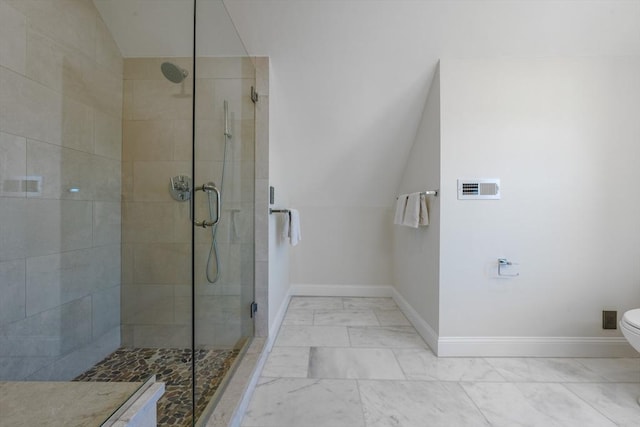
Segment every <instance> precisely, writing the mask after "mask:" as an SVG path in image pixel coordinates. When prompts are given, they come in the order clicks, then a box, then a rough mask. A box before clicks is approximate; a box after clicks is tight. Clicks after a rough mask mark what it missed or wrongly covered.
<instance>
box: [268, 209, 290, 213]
mask: <svg viewBox="0 0 640 427" xmlns="http://www.w3.org/2000/svg"><path fill="white" fill-rule="evenodd" d="M274 213H289V209H271V208H269V214H274Z"/></svg>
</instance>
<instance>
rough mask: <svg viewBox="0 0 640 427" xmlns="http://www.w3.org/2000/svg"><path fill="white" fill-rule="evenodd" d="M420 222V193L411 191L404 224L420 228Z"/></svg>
mask: <svg viewBox="0 0 640 427" xmlns="http://www.w3.org/2000/svg"><path fill="white" fill-rule="evenodd" d="M419 224H420V193H411V194H409V197H407V207H406V209H405V210H404V220H403V221H402V225H406V226H407V227H413V228H418V225H419Z"/></svg>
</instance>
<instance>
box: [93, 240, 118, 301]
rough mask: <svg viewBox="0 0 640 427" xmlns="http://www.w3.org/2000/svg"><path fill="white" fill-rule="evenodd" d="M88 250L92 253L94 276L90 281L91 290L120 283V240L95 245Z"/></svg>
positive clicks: (106, 287) (107, 287)
mask: <svg viewBox="0 0 640 427" xmlns="http://www.w3.org/2000/svg"><path fill="white" fill-rule="evenodd" d="M90 251H91V252H92V253H93V255H92V257H91V262H92V263H93V272H94V278H93V280H92V281H91V286H92V288H93V290H94V291H98V290H103V289H109V288H112V287H114V286H117V285H118V284H120V282H121V278H120V269H121V259H120V255H121V249H120V242H118V243H111V244H107V245H104V246H96V247H93V248H91V249H90Z"/></svg>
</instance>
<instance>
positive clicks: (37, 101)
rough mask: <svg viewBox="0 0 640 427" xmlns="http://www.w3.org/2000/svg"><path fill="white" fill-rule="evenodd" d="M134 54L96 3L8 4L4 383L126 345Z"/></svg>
mask: <svg viewBox="0 0 640 427" xmlns="http://www.w3.org/2000/svg"><path fill="white" fill-rule="evenodd" d="M121 117H122V58H121V56H120V53H119V50H118V48H117V47H116V45H115V43H114V42H113V40H112V39H111V36H110V34H109V31H108V30H107V28H106V26H105V25H104V23H103V22H102V20H101V19H100V16H99V14H98V13H97V11H96V9H95V8H94V6H93V3H92V2H91V1H90V0H73V1H71V0H59V1H37V0H0V379H2V380H19V379H53V380H65V379H69V378H72V377H73V376H75V375H76V374H78V373H80V372H82V371H83V370H84V369H86V368H88V367H90V366H91V365H92V364H93V363H95V362H96V361H98V360H100V359H101V358H102V357H104V356H105V355H106V354H108V353H110V352H111V351H113V350H114V349H115V348H117V347H118V345H119V344H120V208H121V204H120V173H119V172H120V169H121V161H120V156H121V134H122V131H121Z"/></svg>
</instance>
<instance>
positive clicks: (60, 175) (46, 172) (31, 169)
mask: <svg viewBox="0 0 640 427" xmlns="http://www.w3.org/2000/svg"><path fill="white" fill-rule="evenodd" d="M92 157H93V156H92V155H91V154H87V153H83V152H81V151H76V150H71V149H68V148H62V147H58V146H56V145H53V144H47V143H44V142H38V141H33V140H27V175H29V176H39V177H42V187H41V189H42V192H41V194H40V195H38V194H31V193H27V197H41V198H45V199H72V200H92V199H93V197H94V187H93V175H94V173H95V170H94V169H93V168H92V164H91V160H92ZM71 189H78V190H79V191H77V192H71V191H70V190H71Z"/></svg>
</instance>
